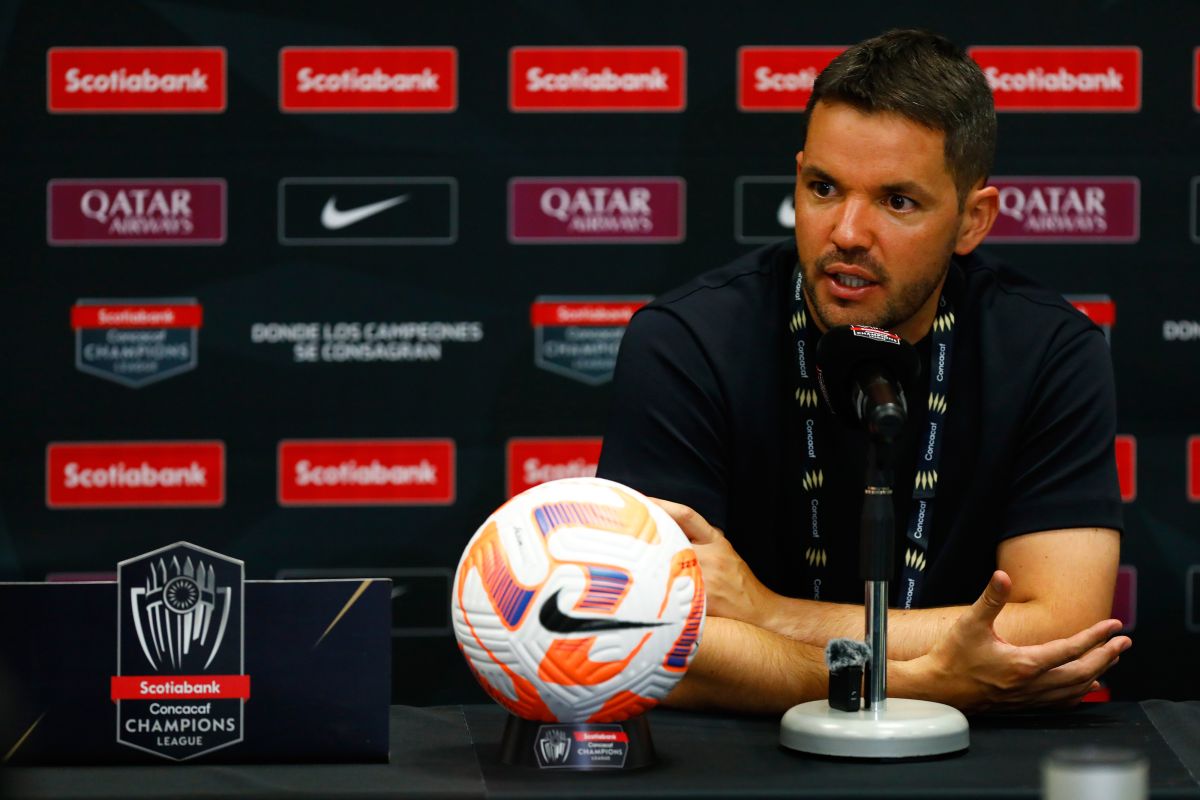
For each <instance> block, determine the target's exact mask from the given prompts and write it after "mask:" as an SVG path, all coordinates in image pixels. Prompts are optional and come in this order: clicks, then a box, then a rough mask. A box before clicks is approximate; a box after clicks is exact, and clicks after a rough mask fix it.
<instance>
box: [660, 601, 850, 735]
mask: <svg viewBox="0 0 1200 800" xmlns="http://www.w3.org/2000/svg"><path fill="white" fill-rule="evenodd" d="M828 681H829V677H828V673H827V670H826V669H825V662H824V657H823V655H822V652H821V650H820V649H819V648H816V647H814V646H812V645H809V644H805V643H804V642H800V641H796V640H794V639H789V638H787V637H786V636H782V635H780V634H778V633H773V632H771V631H767V630H763V629H762V628H758V627H755V626H754V625H750V624H748V623H745V622H740V621H738V620H733V619H725V618H724V617H709V618H707V619H706V620H705V621H704V634H703V636H702V637H701V640H700V649H699V650H698V651H697V652H696V657H695V658H694V659H693V660H692V664H691V666H690V667H689V668H688V672H687V675H685V676H684V678H683V680H682V681H680V682H679V684H678V685H677V686H676V687H675V689H674V691H672V692H671V694H669V695H668V696H667V699H666V701H665V704H666V705H668V706H672V707H674V708H686V709H691V710H697V711H741V712H750V713H760V714H766V713H779V712H781V711H783V710H785V709H787V708H790V707H791V706H793V705H795V704H796V703H800V702H803V701H805V700H813V699H816V698H818V697H824V696H825V695H826V693H827V692H828Z"/></svg>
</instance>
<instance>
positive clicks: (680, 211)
mask: <svg viewBox="0 0 1200 800" xmlns="http://www.w3.org/2000/svg"><path fill="white" fill-rule="evenodd" d="M684 190H685V184H684V182H683V179H682V178H513V179H512V180H511V181H509V183H508V240H509V241H510V242H513V243H524V244H574V243H577V242H578V243H589V244H640V243H647V242H662V243H676V242H682V241H683V238H684Z"/></svg>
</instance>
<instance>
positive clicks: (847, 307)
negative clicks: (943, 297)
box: [800, 246, 954, 331]
mask: <svg viewBox="0 0 1200 800" xmlns="http://www.w3.org/2000/svg"><path fill="white" fill-rule="evenodd" d="M953 252H954V251H953V247H952V246H948V247H947V248H946V252H945V254H944V256H943V257H942V260H941V264H942V266H941V268H940V269H935V270H931V271H929V272H927V273H925V274H922V275H921V276H919V277H918V279H917V280H914V281H912V282H909V283H906V284H901V285H899V286H896V287H894V288H893V284H894V281H893V279H892V276H891V275H890V274H889V273H888V270H887V268H886V267H885V266H884V265H883V264H881V263H879V262H878V261H876V260H875V259H874V258H872V257H871V255H870V254H869V253H868V252H867V251H866V250H863V249H861V248H856V249H853V250H839V249H835V250H833V251H831V252H828V253H826V254H825V255H823V256H821V257H820V258H818V259H817V260H816V262H815V263H814V264H806V263H804V262H803V261H801V262H800V268H801V270H802V271H803V274H804V284H803V291H804V296H805V298H806V299H807V300H808V307H809V309H811V311H812V313H813V316H815V317H816V319H817V321H818V322H819V323H820V326H821V328H822V329H824V330H829V329H830V328H836V327H837V326H839V325H869V326H871V327H873V328H882V329H883V330H886V331H890V330H892V329H894V328H896V327H897V326H899V325H901V324H903V323H905V322H907V321H908V320H910V319H912V318H913V317H914V316H916V314H917V312H918V311H920V309H921V307H922V306H924V305H925V303H926V302H928V300H929V298H930V297H932V296H933V294H934V293H935V292H937V291H938V289H939V287H940V286H941V284H942V281H943V280H944V279H945V277H946V273H947V271H949V269H950V255H951V254H952V253H953ZM835 263H841V264H849V265H852V266H856V267H861V268H862V269H864V270H866V271H867V272H868V273H870V275H871V280H873V281H875V282H876V283H878V284H879V286H880V288H881V289H883V292H884V305H883V308H882V309H877V310H868V309H865V308H861V307H858V306H856V305H855V304H853V303H851V302H849V301H842V300H839V299H837V298H830V300H829V301H828V302H823V301H821V300H820V299H818V297H817V289H816V286H817V281H818V279H819V278H820V277H821V275H822V274H824V271H825V268H826V267H827V266H829V265H830V264H835Z"/></svg>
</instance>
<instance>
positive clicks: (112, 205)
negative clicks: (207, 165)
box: [46, 178, 226, 246]
mask: <svg viewBox="0 0 1200 800" xmlns="http://www.w3.org/2000/svg"><path fill="white" fill-rule="evenodd" d="M225 194H226V189H225V181H224V180H222V179H220V178H148V179H143V180H136V179H120V180H113V179H56V180H52V181H50V182H49V183H48V184H46V241H47V242H49V243H50V244H52V245H58V246H71V245H144V244H150V245H215V244H223V243H224V242H225Z"/></svg>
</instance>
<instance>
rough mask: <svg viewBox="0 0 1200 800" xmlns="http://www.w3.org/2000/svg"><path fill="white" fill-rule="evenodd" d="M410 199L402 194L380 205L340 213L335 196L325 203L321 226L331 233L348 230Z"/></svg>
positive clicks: (375, 204) (382, 201)
mask: <svg viewBox="0 0 1200 800" xmlns="http://www.w3.org/2000/svg"><path fill="white" fill-rule="evenodd" d="M408 198H409V195H407V194H402V195H400V196H399V197H389V198H388V199H387V200H380V201H379V202H378V203H371V204H369V205H365V206H359V207H358V208H349V209H346V210H345V211H340V210H338V207H337V195H336V194H335V195H334V196H333V197H330V198H329V199H328V200H326V201H325V207H324V208H322V209H321V224H322V225H324V226H325V227H326V228H328V229H329V230H331V231H337V230H341V229H342V228H348V227H350V226H351V225H353V224H354V223H356V222H362V221H363V220H364V219H367V218H368V217H373V216H375V215H376V214H379V213H382V212H384V211H387V210H388V209H389V208H393V207H395V206H398V205H400V204H401V203H403V202H405V201H406V200H408Z"/></svg>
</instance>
